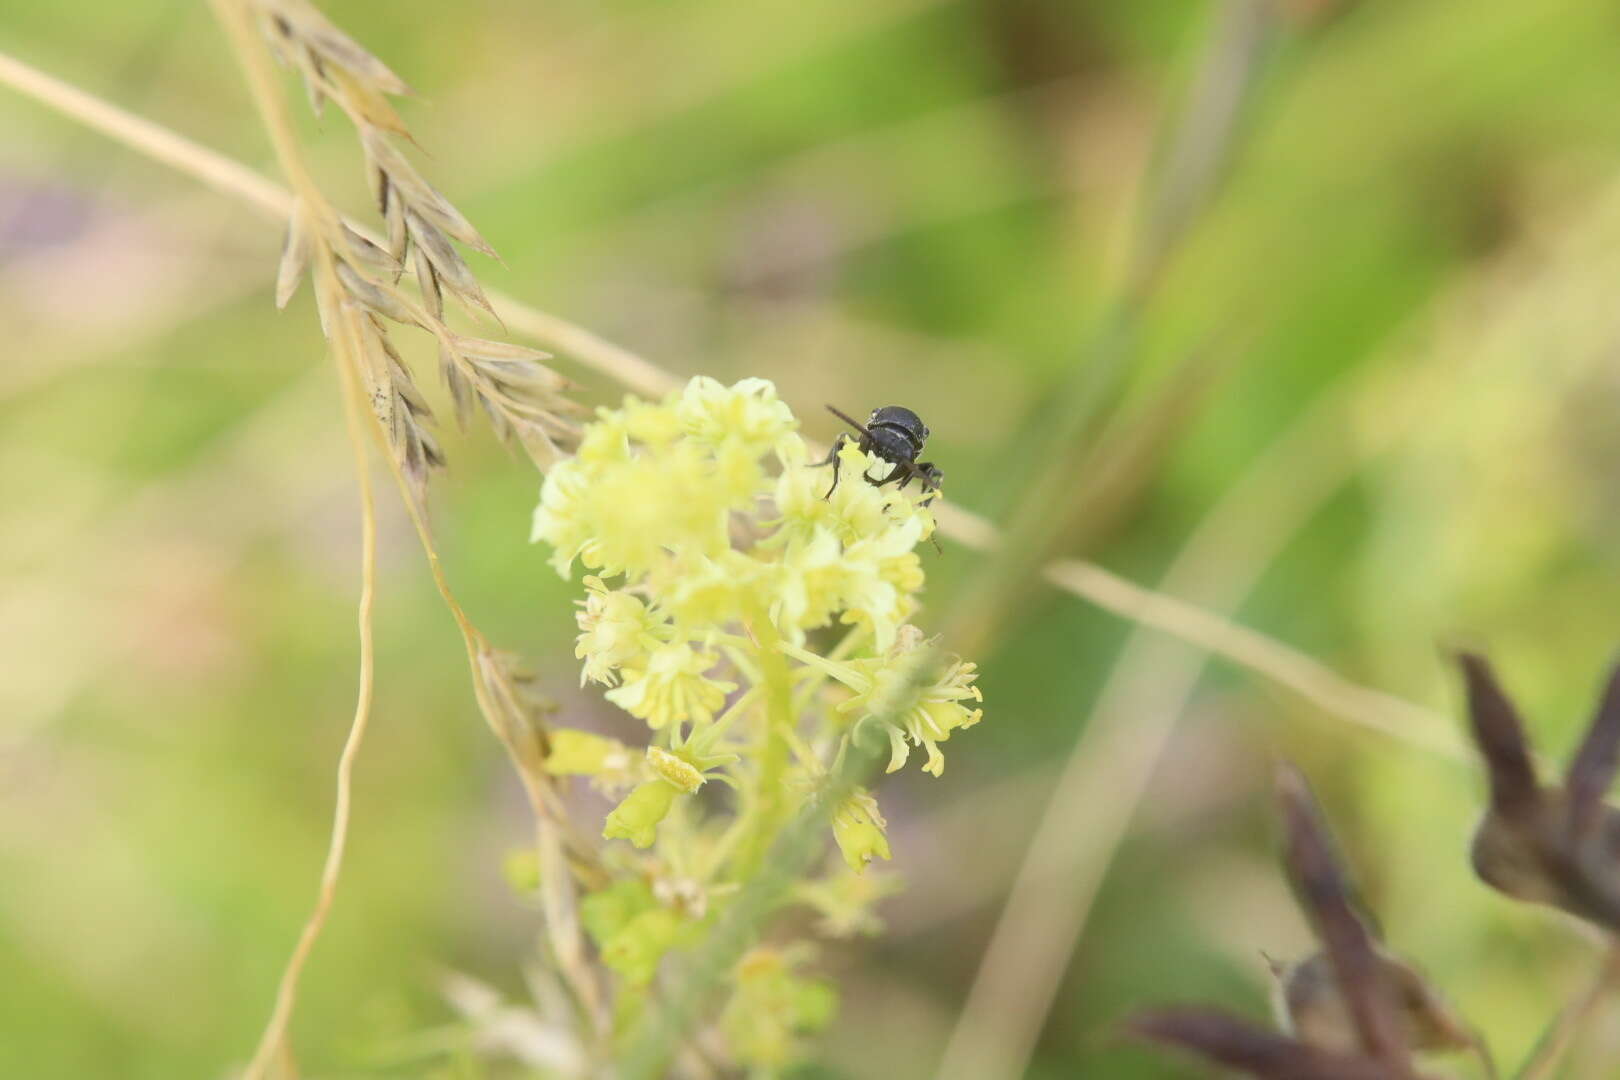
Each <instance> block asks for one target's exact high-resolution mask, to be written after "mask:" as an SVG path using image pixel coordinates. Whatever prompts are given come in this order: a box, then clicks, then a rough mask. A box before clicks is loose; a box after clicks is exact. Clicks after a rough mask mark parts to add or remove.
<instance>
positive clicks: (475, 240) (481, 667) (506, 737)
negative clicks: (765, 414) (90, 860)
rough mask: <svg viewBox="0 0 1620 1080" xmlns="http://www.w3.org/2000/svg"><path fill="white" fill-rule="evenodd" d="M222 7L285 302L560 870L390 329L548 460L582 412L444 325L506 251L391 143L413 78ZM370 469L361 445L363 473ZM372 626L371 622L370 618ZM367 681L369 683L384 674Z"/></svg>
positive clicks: (552, 906)
mask: <svg viewBox="0 0 1620 1080" xmlns="http://www.w3.org/2000/svg"><path fill="white" fill-rule="evenodd" d="M214 7H215V9H216V12H217V13H218V15H219V17H220V21H221V22H222V24H223V25H224V26H225V28H226V30H227V32H228V33H229V35H230V37H231V42H232V46H233V48H234V49H235V52H236V54H237V58H238V59H239V60H240V61H241V63H242V64H243V67H244V69H245V73H246V75H247V78H248V83H249V87H250V89H251V91H252V93H253V97H254V101H255V104H256V105H257V107H258V109H259V112H260V114H261V116H262V118H263V120H264V122H265V125H266V127H267V129H268V131H269V134H270V137H271V139H272V141H273V142H274V144H275V148H276V153H277V157H278V159H279V160H280V162H281V165H282V168H283V169H284V171H285V172H286V173H287V176H288V179H289V180H290V182H291V184H292V188H293V192H294V199H293V202H292V204H291V207H290V212H289V214H288V223H287V238H286V241H285V243H284V245H283V249H282V257H281V262H280V266H279V267H278V270H277V275H276V279H277V280H276V300H277V303H278V304H285V303H286V302H287V300H288V299H290V298H291V296H292V295H293V293H294V292H295V291H296V289H297V287H298V283H299V282H300V280H301V279H302V278H303V277H305V276H306V275H312V277H313V287H314V292H315V300H316V307H317V310H318V311H319V314H320V320H321V327H322V330H323V332H324V334H325V336H326V338H327V341H328V342H329V344H330V346H331V349H332V354H333V357H334V359H335V360H336V362H337V365H338V368H339V372H340V375H341V377H342V380H343V384H344V389H345V392H346V397H347V399H348V402H349V406H350V412H351V416H358V415H359V414H360V413H361V412H362V411H363V410H366V409H367V408H369V413H370V415H371V416H372V418H373V420H374V428H373V430H374V431H375V432H376V433H377V434H378V436H379V438H380V441H381V442H382V443H383V445H384V446H385V447H386V449H387V453H386V455H385V457H386V458H387V461H388V464H389V467H390V470H391V471H392V472H393V474H394V476H395V479H396V481H397V482H398V484H399V487H400V490H401V493H402V495H403V496H404V499H405V503H406V507H407V510H408V511H409V514H410V517H411V520H412V523H413V524H414V525H415V527H416V530H417V533H418V535H419V537H420V539H421V542H422V545H423V549H424V551H425V552H426V554H427V556H428V560H429V565H430V567H431V569H432V572H433V576H434V581H435V583H436V585H437V586H438V588H439V590H440V593H441V594H442V596H443V597H444V600H445V602H446V604H447V606H448V607H449V608H450V610H451V613H452V615H453V616H454V617H455V619H456V622H457V625H458V626H459V628H460V629H461V631H462V636H463V639H464V643H465V645H466V649H467V657H468V663H469V666H470V668H471V670H472V674H473V686H474V695H475V697H476V699H477V701H478V704H479V708H480V710H481V711H482V712H483V714H484V716H485V718H486V720H487V721H488V722H489V724H490V727H491V728H492V729H493V730H494V731H495V733H496V734H497V735H498V736H499V737H500V738H501V741H502V743H503V745H505V746H506V748H507V750H508V753H509V754H510V755H511V757H512V760H513V762H514V765H515V766H516V768H517V770H518V773H519V775H520V777H521V778H522V780H523V783H524V788H525V791H526V792H527V793H528V796H529V799H530V802H531V805H532V807H533V810H534V812H535V815H536V819H537V822H538V826H537V829H538V833H537V847H538V849H539V851H540V854H541V858H542V862H543V863H545V864H549V865H550V866H552V867H554V868H559V869H560V868H561V866H562V864H563V862H564V860H563V858H562V856H561V851H562V847H563V845H562V841H561V839H560V834H561V832H562V830H563V828H564V826H563V819H562V818H561V815H560V811H559V808H558V806H557V805H556V802H555V798H554V796H552V795H551V793H550V791H549V788H548V786H547V785H546V783H545V779H544V772H543V770H542V769H541V768H540V761H541V760H542V759H543V756H544V753H545V734H544V721H543V714H544V706H543V704H542V703H541V702H540V701H539V700H538V699H537V696H536V695H535V694H534V693H533V688H532V685H531V684H530V682H529V681H528V680H527V679H526V678H525V677H524V676H522V674H521V673H520V672H519V671H518V670H517V669H516V668H515V666H514V665H513V664H511V663H510V661H509V658H507V657H506V656H505V655H504V654H501V653H499V652H497V651H496V650H494V649H493V648H492V647H491V646H490V645H489V643H488V642H487V640H486V639H485V638H484V636H483V635H482V634H481V633H480V632H479V631H478V630H477V628H476V627H474V626H473V624H472V622H471V620H470V619H468V617H467V615H466V612H465V611H464V610H462V608H461V606H460V604H459V603H458V602H457V601H456V599H455V596H454V594H453V593H452V592H451V590H450V588H449V584H448V582H447V581H446V579H445V576H444V572H443V569H442V567H441V566H440V561H439V557H438V553H437V551H436V549H435V546H434V543H433V539H432V535H431V532H430V531H429V529H428V527H427V519H426V487H427V480H428V476H429V473H430V472H431V471H432V470H433V469H435V468H437V467H439V466H441V465H442V464H443V462H444V456H443V454H442V452H441V451H440V449H439V446H438V443H437V441H436V439H435V438H434V436H433V433H432V430H431V424H432V413H431V411H430V409H429V407H428V405H427V402H426V399H425V398H424V397H423V395H422V394H421V391H420V390H419V389H418V387H417V385H416V383H415V381H414V378H413V375H412V372H411V370H410V368H409V367H408V366H407V364H406V363H405V361H404V360H403V358H402V357H401V356H400V354H399V352H398V351H397V350H396V349H395V347H394V344H393V342H392V340H391V338H390V336H389V331H390V324H391V323H398V324H404V325H409V326H415V327H418V328H421V329H423V330H426V331H427V332H429V333H430V334H432V335H433V337H434V338H435V340H436V342H437V344H438V346H439V355H440V364H441V370H442V371H443V373H444V376H445V378H446V380H447V381H448V383H449V387H450V392H451V396H452V398H453V400H454V401H455V402H456V410H457V413H458V417H459V418H460V419H461V420H463V422H465V420H466V419H467V417H468V414H469V413H470V412H471V411H472V403H473V402H475V401H476V402H477V403H478V404H479V405H480V406H482V408H483V409H484V411H485V412H486V413H487V414H488V416H489V417H490V419H491V421H492V424H493V426H494V428H495V430H496V432H497V434H498V435H500V436H501V437H503V438H505V439H508V440H512V441H516V442H519V443H521V445H522V446H523V447H524V449H525V450H526V451H527V452H528V453H529V455H530V456H531V457H532V458H533V459H534V460H535V462H536V464H537V465H540V466H542V467H544V466H545V465H547V464H549V463H550V462H551V461H552V460H553V459H554V458H555V457H556V456H557V455H558V454H559V453H560V452H561V447H562V445H564V444H566V443H567V441H568V440H570V439H571V438H572V436H573V433H574V419H573V417H574V416H575V415H577V414H578V413H579V412H580V411H582V410H581V409H580V407H579V406H577V405H576V404H574V403H573V402H571V401H569V400H568V399H567V398H565V397H564V396H563V393H564V391H565V390H566V389H567V385H568V384H567V382H566V380H564V379H563V378H562V377H561V376H559V375H557V374H556V373H555V372H553V371H551V370H550V369H549V368H546V367H544V366H543V365H542V364H541V363H540V361H541V360H543V359H545V356H544V354H542V353H539V352H537V351H535V350H533V349H526V348H523V347H520V346H515V345H508V344H504V343H501V342H496V341H487V340H484V339H482V338H477V337H469V336H463V335H460V334H457V333H456V332H455V331H453V330H452V329H451V328H450V327H449V325H448V324H447V323H446V322H445V319H444V302H443V297H444V293H445V292H447V291H448V292H449V293H450V294H451V295H453V296H455V297H457V298H458V299H459V300H461V301H462V302H464V303H466V304H469V305H471V306H473V307H476V308H482V309H484V310H488V308H489V304H488V300H487V299H486V298H485V297H484V294H483V291H482V289H481V288H480V287H479V286H478V284H477V282H476V280H475V279H474V278H473V275H472V273H471V271H470V270H469V269H468V267H467V265H466V263H465V262H464V261H463V260H462V259H461V257H460V255H459V254H458V253H457V252H456V250H455V247H454V245H453V243H452V240H455V241H460V242H461V243H464V244H466V245H468V246H470V247H474V248H476V249H478V250H480V251H484V252H489V253H492V252H490V248H489V245H488V244H487V243H486V242H485V241H484V240H483V238H482V237H481V236H479V235H478V233H477V232H476V231H475V230H474V229H473V228H472V226H471V225H470V224H469V223H468V222H467V220H466V218H465V217H463V216H462V215H461V214H460V212H459V211H457V210H456V209H455V208H454V207H453V206H451V205H450V203H449V202H448V201H447V200H446V199H445V198H444V197H443V196H442V195H440V194H439V193H438V192H436V191H434V190H433V188H432V187H431V186H429V185H428V184H427V183H426V181H424V180H423V179H422V178H421V176H420V175H419V174H418V173H417V172H416V170H415V169H414V167H412V166H411V165H410V164H409V162H407V161H406V160H405V158H404V157H403V155H401V154H400V153H399V152H398V151H396V150H395V149H394V148H393V147H392V146H391V145H390V144H389V143H388V141H387V140H388V137H389V136H390V135H398V136H407V132H406V131H405V128H404V125H403V123H402V121H401V120H400V119H399V116H398V114H397V113H395V112H394V110H393V108H392V106H391V105H390V104H389V103H388V97H389V95H391V94H398V93H401V92H403V91H404V90H405V86H404V83H403V82H402V81H401V80H400V79H399V78H398V76H396V75H394V74H393V72H391V71H390V70H389V69H388V68H387V67H386V65H384V64H383V63H382V62H381V61H380V60H378V59H377V58H376V57H374V56H372V55H371V54H370V53H369V52H367V51H366V50H365V49H364V48H362V47H361V46H360V45H359V44H358V43H356V42H355V41H354V40H353V39H351V38H349V37H348V36H347V35H345V34H343V33H342V32H341V31H339V30H338V29H337V28H336V27H334V26H332V25H331V23H329V22H328V21H327V20H326V19H325V18H324V17H323V16H322V15H321V14H320V13H319V12H318V11H317V10H316V9H315V8H314V7H312V6H311V5H309V4H307V3H305V2H304V0H214ZM255 26H257V28H258V29H259V30H260V31H262V32H263V34H264V36H265V37H266V38H267V39H268V41H269V43H270V48H271V50H273V51H274V53H275V54H276V55H277V56H278V57H279V58H280V59H281V60H282V61H283V62H285V63H287V64H289V65H290V66H292V67H294V68H295V69H296V70H297V71H298V72H299V74H300V75H301V76H302V78H303V81H304V85H305V89H306V92H307V93H308V95H309V97H310V100H311V103H312V104H313V105H314V107H315V108H316V109H317V110H319V109H320V108H321V107H322V106H323V105H324V103H325V102H326V101H329V100H330V101H333V102H336V103H337V105H338V106H339V107H340V108H341V109H342V110H343V112H344V113H345V114H347V115H348V116H349V118H350V119H351V120H352V121H353V122H354V124H355V126H356V129H357V130H358V132H359V136H360V141H361V145H362V147H363V149H364V151H365V155H366V161H367V167H368V170H369V172H370V177H371V180H372V183H373V186H374V189H375V190H376V192H377V195H378V206H379V210H380V212H381V214H382V217H383V222H384V226H385V229H386V232H387V235H388V242H387V247H386V248H385V247H383V246H381V245H378V244H376V243H373V242H372V241H370V240H369V239H367V238H365V237H363V236H361V235H360V234H359V233H358V232H357V231H356V230H354V229H352V228H350V227H349V226H348V225H347V223H346V222H345V221H344V220H343V218H342V216H341V215H340V214H339V213H338V212H337V210H336V209H335V207H333V205H332V204H331V203H330V202H329V201H328V200H327V199H326V197H325V195H324V194H323V193H322V191H321V189H320V187H319V186H318V185H317V184H316V183H315V181H314V179H313V177H312V176H311V175H310V173H309V170H308V168H307V166H306V165H305V163H304V160H303V157H302V153H301V150H300V148H299V146H298V143H297V140H296V137H295V136H294V134H293V131H292V126H291V123H290V121H289V118H288V116H287V112H286V106H285V103H284V101H283V100H282V97H281V95H280V92H279V90H278V88H277V87H276V85H275V79H274V75H273V72H272V70H271V69H270V66H269V63H268V58H267V56H266V54H265V51H264V50H263V49H262V48H261V47H260V44H259V42H258V41H257V40H256V39H255V35H254V33H253V31H254V28H255ZM407 137H408V136H407ZM407 260H409V261H410V263H411V264H412V265H413V266H414V268H415V271H416V274H417V276H418V279H419V280H418V284H419V285H420V287H421V293H422V300H421V301H420V302H419V301H417V300H416V299H414V298H413V297H411V296H410V295H409V294H407V293H405V292H404V291H403V290H401V289H400V287H399V280H400V277H401V274H402V269H401V268H402V267H403V266H404V265H405V264H406V261H407ZM356 422H358V421H356ZM365 467H366V466H365V462H364V457H363V455H362V456H361V459H360V468H361V470H362V478H364V472H365ZM369 595H370V594H369V591H368V593H367V596H368V598H369ZM367 610H368V611H369V607H368V608H367ZM365 634H367V635H369V622H367V623H366V629H365ZM367 640H369V637H368V638H367ZM368 670H369V669H368ZM365 686H366V687H367V689H369V679H367V680H366V682H365ZM368 710H369V693H367V694H364V695H363V696H362V708H361V710H360V712H359V713H358V714H357V716H356V720H355V724H354V727H353V729H352V731H351V736H350V740H349V746H348V747H347V748H346V750H345V757H344V762H343V763H342V765H341V767H340V800H339V813H338V814H337V815H336V816H335V817H334V822H333V831H332V841H331V845H330V849H329V855H328V860H327V872H326V873H325V874H324V875H323V878H322V891H321V897H320V900H319V902H318V903H317V905H316V908H315V910H314V912H313V913H312V914H311V916H310V918H309V920H308V922H307V923H306V925H305V927H304V930H303V932H302V934H301V936H300V941H299V945H298V948H297V949H296V950H295V952H294V955H293V957H292V959H291V961H290V962H289V964H288V966H287V970H286V972H285V974H284V975H283V978H282V980H281V986H280V989H279V991H278V994H277V1001H276V1007H275V1010H274V1011H273V1013H272V1016H271V1019H270V1022H269V1023H268V1024H267V1026H266V1029H265V1032H264V1035H263V1037H262V1039H261V1041H260V1044H259V1047H258V1050H257V1051H256V1053H255V1055H254V1058H253V1060H252V1062H251V1063H250V1065H249V1067H248V1070H247V1073H246V1076H247V1080H258V1078H260V1077H263V1076H264V1075H266V1073H267V1072H268V1070H269V1069H270V1068H271V1066H272V1063H274V1062H276V1061H277V1060H282V1059H283V1057H284V1054H283V1051H284V1047H285V1044H286V1031H287V1026H288V1024H289V1023H290V1020H291V1014H292V1010H293V1006H294V1004H295V1002H296V996H297V986H298V978H299V975H300V973H301V971H302V967H303V963H304V961H305V959H306V958H307V956H308V953H309V951H310V949H311V948H312V947H313V944H314V941H315V939H316V937H317V936H318V935H319V933H320V930H321V928H322V926H323V925H324V922H325V919H326V915H327V912H328V911H329V909H330V905H331V900H332V892H333V888H334V887H335V884H336V878H337V871H338V869H339V868H340V866H341V860H342V851H343V847H344V842H345V839H346V835H347V827H348V802H347V798H346V792H347V769H348V768H349V764H350V762H352V758H353V753H354V751H355V750H357V749H358V744H359V737H360V735H361V733H362V732H363V730H364V726H365V715H366V712H367V711H368ZM576 847H577V845H576ZM588 859H589V852H588V850H587V851H584V852H576V860H577V862H578V863H579V864H581V865H584V864H586V863H587V862H588ZM548 885H549V888H548V889H547V892H546V897H545V899H546V904H547V914H548V928H547V929H548V934H549V941H550V945H551V951H552V952H553V954H554V955H555V958H556V959H557V961H558V964H559V967H560V968H561V970H562V972H563V974H564V976H565V978H566V979H567V980H568V983H569V987H570V989H571V990H572V991H573V993H574V996H575V1005H576V1007H577V1009H578V1013H579V1015H580V1017H581V1019H582V1021H584V1023H583V1024H582V1026H585V1027H588V1028H589V1029H590V1030H593V1031H597V1032H599V1031H601V1030H602V1028H603V1025H604V1022H605V1021H604V1018H603V1009H602V1005H601V995H600V993H599V991H598V990H597V986H596V974H595V972H594V971H592V970H591V969H590V968H589V966H588V965H587V964H586V962H585V957H584V948H583V944H582V941H581V939H580V936H579V927H578V924H577V920H575V919H574V918H573V917H572V904H573V891H572V884H571V876H570V875H569V874H568V873H566V872H562V873H553V874H550V875H548Z"/></svg>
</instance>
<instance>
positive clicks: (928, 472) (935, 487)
mask: <svg viewBox="0 0 1620 1080" xmlns="http://www.w3.org/2000/svg"><path fill="white" fill-rule="evenodd" d="M916 474H917V482H918V483H919V484H921V485H922V486H923V489H924V490H926V491H927V492H928V494H927V495H925V496H924V497H923V500H922V503H921V505H923V506H927V505H928V504H929V503H931V502H933V501H934V496H936V495H938V494H939V487H940V484H941V482H943V481H944V479H945V473H944V472H943V471H942V470H940V469H937V468H935V467H934V463H933V462H932V461H920V462H918V463H917V465H916Z"/></svg>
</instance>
